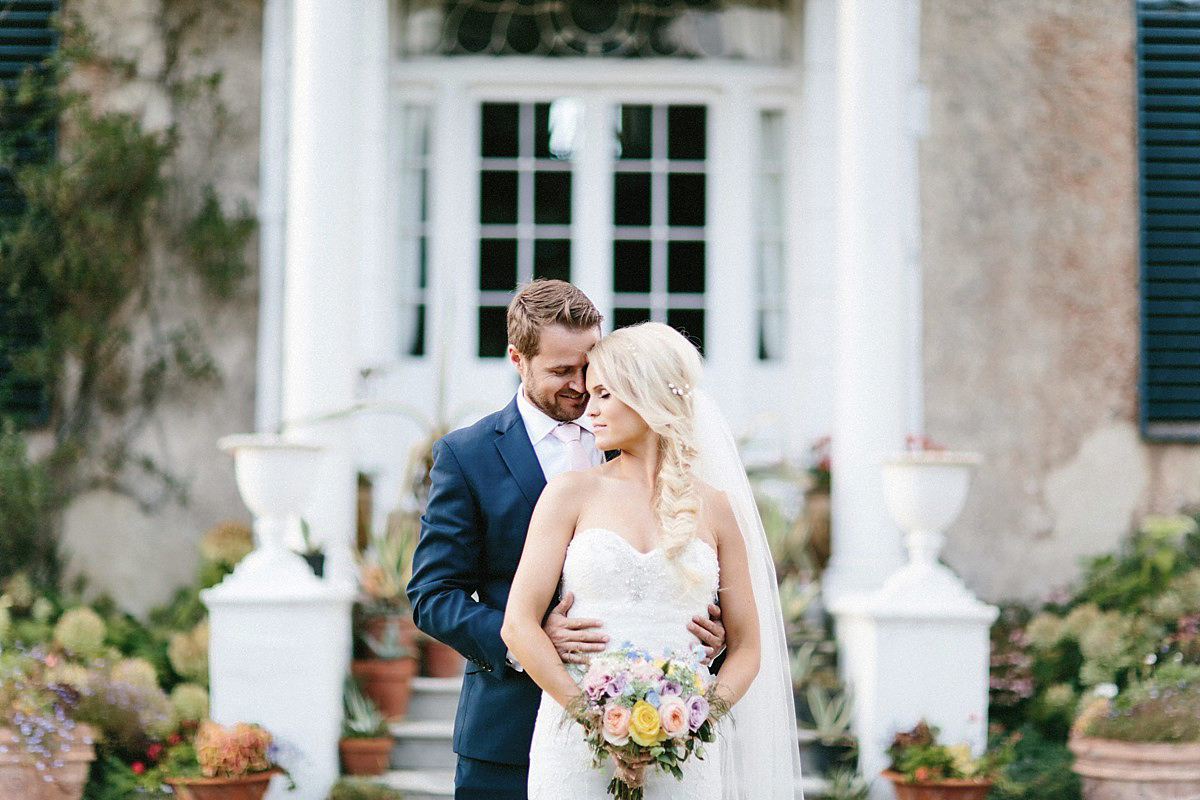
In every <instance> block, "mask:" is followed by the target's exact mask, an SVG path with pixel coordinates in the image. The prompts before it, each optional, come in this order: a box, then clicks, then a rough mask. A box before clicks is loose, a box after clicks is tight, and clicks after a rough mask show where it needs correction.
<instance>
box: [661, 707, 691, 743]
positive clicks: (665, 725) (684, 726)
mask: <svg viewBox="0 0 1200 800" xmlns="http://www.w3.org/2000/svg"><path fill="white" fill-rule="evenodd" d="M658 718H659V724H661V725H662V729H663V731H664V732H665V733H666V734H667V736H669V737H671V738H672V739H678V738H679V737H681V736H685V735H687V733H688V731H689V728H688V713H687V707H686V706H684V704H683V701H682V700H680V699H679V698H678V697H670V696H668V697H664V698H663V700H662V704H661V705H659V707H658Z"/></svg>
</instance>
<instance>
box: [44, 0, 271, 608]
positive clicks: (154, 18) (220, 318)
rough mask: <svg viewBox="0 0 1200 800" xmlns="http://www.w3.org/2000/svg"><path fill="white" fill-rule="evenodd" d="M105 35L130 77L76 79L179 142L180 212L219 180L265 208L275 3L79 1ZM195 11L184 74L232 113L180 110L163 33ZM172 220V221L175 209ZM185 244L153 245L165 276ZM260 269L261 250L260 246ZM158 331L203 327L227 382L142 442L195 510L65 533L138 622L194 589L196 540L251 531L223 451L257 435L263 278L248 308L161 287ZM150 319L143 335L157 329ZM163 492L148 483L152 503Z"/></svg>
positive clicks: (101, 511) (117, 519)
mask: <svg viewBox="0 0 1200 800" xmlns="http://www.w3.org/2000/svg"><path fill="white" fill-rule="evenodd" d="M69 10H70V11H73V12H77V13H79V14H80V15H81V17H82V18H83V19H84V21H85V23H86V24H87V26H88V28H89V29H90V30H91V32H92V33H93V34H94V35H95V43H96V45H97V47H98V49H99V50H100V52H102V53H103V54H105V55H108V56H114V57H119V58H125V59H128V61H129V62H130V63H131V64H132V69H131V70H130V71H129V73H128V74H126V75H114V74H113V72H111V71H109V72H102V71H96V70H82V71H81V72H79V73H78V74H77V75H76V76H75V79H74V80H75V81H76V83H77V84H78V85H79V86H81V87H82V88H84V89H85V90H86V91H87V92H88V94H89V96H90V98H91V99H92V102H93V103H95V104H96V105H97V106H99V107H101V108H105V109H110V110H120V111H125V112H128V113H131V114H133V115H134V116H136V117H138V118H139V119H141V120H142V123H143V125H144V127H145V128H147V129H150V130H165V129H166V128H167V127H168V126H170V125H172V124H174V125H176V129H177V131H178V133H179V135H180V144H179V148H178V150H177V156H176V158H175V159H174V160H173V162H172V164H171V166H170V171H171V174H172V177H173V179H174V180H175V181H176V182H177V186H178V191H176V192H174V193H172V194H171V195H169V197H168V200H167V202H168V203H185V204H186V203H188V202H192V203H194V202H195V201H196V199H197V198H198V197H199V193H200V191H201V188H202V187H203V186H204V184H206V183H212V184H213V185H214V186H215V188H216V190H217V193H218V195H219V196H220V198H221V201H222V204H223V205H224V206H225V208H226V210H227V212H228V211H231V210H233V209H235V207H236V206H237V204H238V203H239V202H245V203H246V204H248V206H249V208H250V209H251V210H253V209H254V206H255V203H256V200H257V187H258V120H259V113H258V108H259V94H260V93H259V82H260V76H259V66H260V50H261V16H262V4H261V3H260V2H254V1H249V0H227V1H223V2H216V3H212V2H200V1H199V0H196V1H195V2H193V1H192V0H188V1H187V2H167V0H86V1H85V2H76V3H71V4H69ZM192 12H195V13H196V14H197V17H196V19H195V21H194V22H191V23H189V24H187V25H186V26H184V28H183V30H184V36H183V37H182V39H181V40H180V42H179V48H180V53H181V54H182V57H181V59H180V60H179V64H180V65H181V66H180V69H181V72H180V73H177V74H176V75H175V76H174V77H176V78H180V77H186V76H194V75H202V74H207V73H212V72H219V73H220V74H221V78H222V80H221V84H220V87H219V90H218V91H219V97H220V101H221V103H222V104H223V105H224V106H225V109H226V110H227V111H228V114H227V115H221V114H219V113H217V110H216V109H217V107H216V105H215V104H213V103H210V102H207V101H205V100H203V99H200V100H198V101H196V102H192V103H185V104H180V103H177V102H172V101H171V98H170V97H169V95H168V93H167V92H166V90H165V88H164V77H165V75H164V71H165V69H166V65H167V64H168V62H169V59H168V57H167V47H168V45H169V43H168V40H167V37H166V36H165V34H164V31H165V30H166V29H167V28H168V27H169V26H171V25H174V24H175V23H177V22H178V21H179V20H180V18H181V17H182V15H186V14H189V13H192ZM172 213H173V212H172ZM178 247H179V244H178V242H177V241H175V240H173V239H172V238H171V237H170V236H169V235H167V234H166V233H165V232H164V231H162V230H156V233H155V238H154V241H153V243H152V246H151V250H152V261H153V262H154V268H155V269H156V270H157V271H158V272H159V274H160V275H161V274H163V273H165V272H170V271H172V270H177V269H178V257H179V253H178V252H177V250H176V249H177V248H178ZM247 255H248V257H249V258H250V260H251V262H252V263H256V261H257V258H256V243H255V242H251V244H250V245H249V246H248V252H247ZM159 286H160V287H167V291H166V292H165V294H164V296H163V297H161V299H160V305H159V312H158V313H159V317H160V319H159V320H158V324H161V325H163V326H173V325H175V324H177V323H179V322H181V321H183V320H187V319H191V320H195V321H197V322H198V323H199V324H200V325H201V326H202V330H203V332H204V338H205V339H206V344H207V347H208V349H209V351H210V354H211V355H212V357H213V359H214V360H215V362H216V364H217V366H218V368H219V370H220V372H221V383H220V385H219V386H208V387H194V386H193V387H188V388H186V389H185V390H184V391H182V392H177V393H175V394H173V395H172V396H171V397H170V398H169V399H168V400H167V402H166V403H164V404H163V406H161V407H160V408H159V410H158V413H157V414H156V415H155V417H154V419H153V420H152V421H151V422H150V424H148V425H145V426H142V427H140V428H138V429H137V430H138V431H139V433H138V434H137V437H136V444H137V446H138V447H139V448H140V449H141V450H142V451H144V452H146V453H148V454H150V455H151V456H152V457H153V458H154V459H155V461H156V462H158V464H159V465H160V466H162V467H163V468H165V469H166V470H167V471H169V472H171V473H173V474H175V475H177V476H179V477H182V478H183V480H184V482H185V487H186V492H187V498H188V499H187V502H186V504H180V503H178V502H169V503H166V504H165V505H162V506H160V507H157V508H152V509H143V508H141V507H139V505H138V504H137V503H135V502H134V501H133V500H132V499H130V498H129V497H127V496H124V495H120V494H116V493H113V492H109V491H93V492H89V493H86V494H83V495H81V496H79V497H78V498H76V500H75V501H74V502H73V504H72V505H71V506H70V507H69V509H68V511H67V513H66V516H65V520H64V531H63V537H62V543H63V546H64V548H65V550H66V552H67V555H68V559H67V570H68V573H69V574H78V573H83V574H86V575H87V576H88V578H89V582H90V586H91V587H92V589H93V590H100V591H108V592H111V593H112V594H113V595H114V596H115V597H116V598H117V599H118V600H119V602H120V603H121V604H122V605H124V606H126V607H127V608H128V609H130V610H132V611H134V612H138V613H140V612H143V611H145V610H147V609H148V608H150V607H153V606H154V605H157V604H159V603H161V602H163V601H165V600H166V599H168V598H169V596H170V594H171V593H172V591H173V590H174V589H175V587H177V586H179V585H181V584H184V583H190V582H191V581H192V580H193V577H194V573H195V566H196V560H197V552H196V541H197V539H198V538H199V537H200V535H201V534H203V532H204V531H205V530H207V529H208V528H209V527H210V526H212V525H213V524H214V523H216V522H219V521H221V520H224V519H229V518H238V519H243V520H246V521H248V520H249V514H248V512H246V510H245V509H244V507H243V506H242V504H241V502H240V500H239V499H238V495H237V489H236V487H235V485H234V482H233V473H232V465H231V462H230V460H229V459H228V458H227V457H226V456H225V455H223V454H221V453H218V452H217V451H216V448H215V441H216V439H217V438H218V437H219V436H221V435H224V434H226V433H233V432H240V431H246V430H251V429H252V428H253V422H254V381H255V354H254V348H255V341H254V337H255V321H256V317H257V314H256V308H257V289H256V286H255V279H254V276H253V275H252V276H250V277H249V278H248V279H247V281H246V282H245V284H244V285H243V286H242V287H241V289H240V292H239V294H238V296H237V298H236V299H235V300H233V301H232V302H227V303H217V302H214V301H212V300H209V299H208V298H206V297H205V295H204V293H203V292H202V291H201V289H200V287H199V285H198V283H197V281H195V280H194V279H190V280H189V279H184V280H179V279H174V280H169V281H160V282H159ZM146 324H147V323H146V321H143V322H142V323H140V324H139V325H136V326H135V336H139V337H142V336H144V335H145V333H146V328H145V325H146ZM153 485H154V484H152V483H150V482H144V484H143V485H142V486H141V487H140V488H141V489H142V490H143V492H144V494H145V496H147V497H151V498H152V497H153V492H152V491H151V489H152V488H153Z"/></svg>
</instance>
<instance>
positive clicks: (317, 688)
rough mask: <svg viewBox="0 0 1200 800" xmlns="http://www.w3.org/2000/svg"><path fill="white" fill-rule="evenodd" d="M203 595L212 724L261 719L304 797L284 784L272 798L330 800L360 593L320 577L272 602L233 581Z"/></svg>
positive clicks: (275, 596)
mask: <svg viewBox="0 0 1200 800" xmlns="http://www.w3.org/2000/svg"><path fill="white" fill-rule="evenodd" d="M310 577H311V576H310ZM231 578H232V576H231ZM201 597H202V599H203V600H204V604H205V605H206V606H207V607H208V612H209V656H208V658H209V672H210V685H211V704H212V708H211V715H212V718H213V720H214V721H216V722H219V723H221V724H222V725H230V724H233V723H236V722H254V723H258V724H259V725H262V726H263V727H264V728H266V729H267V730H268V731H270V732H271V733H272V734H273V735H274V737H275V739H276V741H277V742H278V743H279V744H280V745H281V746H282V748H283V750H282V752H281V755H280V761H281V763H284V765H285V766H287V767H288V768H289V770H290V771H291V772H292V777H293V778H294V779H295V781H296V791H295V792H291V793H288V792H286V791H284V787H283V785H282V782H281V781H280V780H279V779H278V778H276V779H275V780H273V781H272V785H271V789H270V791H269V793H268V795H267V798H268V800H325V798H326V797H328V795H329V789H330V787H331V786H333V783H334V781H336V780H337V777H338V774H339V770H338V738H339V734H340V733H341V719H342V682H343V680H344V679H345V677H346V675H347V674H348V669H349V658H350V646H351V641H350V635H351V634H350V605H351V602H352V601H353V594H352V592H351V591H350V590H348V589H346V588H344V587H339V586H328V585H325V584H323V583H322V582H321V581H316V580H313V581H312V582H311V583H308V584H307V585H304V586H300V587H297V588H296V590H295V591H294V592H292V593H291V594H287V593H284V592H280V591H279V590H278V589H276V590H275V591H273V592H272V593H271V595H270V596H265V597H264V596H256V595H255V594H254V593H253V592H251V591H249V590H248V587H246V586H245V584H244V582H242V583H239V582H237V581H231V580H230V579H227V580H226V581H225V582H224V583H222V584H220V585H218V586H214V587H213V588H211V589H208V590H206V591H204V592H202V593H201Z"/></svg>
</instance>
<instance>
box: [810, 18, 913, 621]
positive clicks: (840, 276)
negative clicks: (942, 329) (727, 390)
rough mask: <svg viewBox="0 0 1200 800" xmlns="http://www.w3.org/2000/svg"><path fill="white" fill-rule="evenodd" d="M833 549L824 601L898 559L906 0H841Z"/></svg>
mask: <svg viewBox="0 0 1200 800" xmlns="http://www.w3.org/2000/svg"><path fill="white" fill-rule="evenodd" d="M838 11H839V13H838V20H837V27H838V32H837V34H838V35H837V41H838V53H837V70H838V98H837V105H838V109H837V119H838V184H839V192H838V224H837V276H836V286H835V300H836V325H835V329H836V336H837V346H836V356H837V363H836V377H835V382H834V419H833V465H834V467H833V468H834V478H833V534H834V540H833V556H832V560H831V563H830V565H829V568H828V571H827V572H826V574H825V577H824V580H823V584H824V591H825V595H826V599H827V602H829V603H830V605H832V604H834V603H836V601H837V600H838V598H840V597H844V596H846V595H848V594H853V593H855V592H859V591H865V590H870V589H873V588H876V587H878V586H879V585H880V584H881V583H882V582H883V579H884V578H885V577H886V576H887V575H888V574H890V573H891V572H893V571H894V570H895V569H896V568H897V567H899V566H900V563H901V555H900V537H899V532H898V530H897V528H896V526H895V524H893V523H892V522H891V521H890V520H889V519H888V516H887V513H886V510H885V507H884V501H883V490H882V484H881V481H880V458H881V456H882V455H883V454H884V453H886V452H890V451H894V450H897V449H898V448H901V447H902V446H903V444H904V437H905V435H906V433H908V432H909V431H910V430H911V428H910V426H911V425H912V424H913V420H914V419H915V418H918V417H919V414H918V413H916V411H915V410H914V406H913V402H914V400H915V398H914V396H913V394H914V393H913V391H912V385H911V381H912V380H914V379H916V377H917V376H912V375H910V374H909V373H910V371H911V365H912V362H913V359H912V357H911V349H912V347H913V346H914V342H915V341H916V337H915V336H914V335H913V331H914V330H915V329H916V326H917V325H919V320H916V319H913V318H912V309H911V300H910V292H911V290H912V287H913V283H912V279H911V277H910V271H911V270H912V269H913V268H914V267H915V265H916V260H915V254H916V252H917V240H916V225H915V224H914V223H913V219H914V218H915V214H916V209H917V188H918V187H917V176H916V168H915V167H916V152H917V151H916V145H917V142H916V137H915V136H914V133H913V129H912V113H911V105H912V97H913V95H914V90H915V88H916V78H917V73H916V69H917V57H918V50H919V37H918V31H917V26H916V24H915V21H916V19H917V18H918V15H919V8H918V6H917V4H916V2H914V1H913V0H840V6H839V9H838Z"/></svg>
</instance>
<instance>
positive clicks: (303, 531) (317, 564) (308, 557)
mask: <svg viewBox="0 0 1200 800" xmlns="http://www.w3.org/2000/svg"><path fill="white" fill-rule="evenodd" d="M300 539H301V541H302V542H303V543H304V549H303V550H301V551H300V557H301V558H303V559H304V560H305V561H306V562H308V566H309V567H310V568H311V569H312V571H313V575H316V576H317V577H318V578H320V577H323V576H324V575H325V549H324V548H323V547H321V545H319V544H317V543H316V542H314V541H313V540H312V531H311V530H309V526H308V520H306V519H304V518H303V517H301V518H300Z"/></svg>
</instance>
